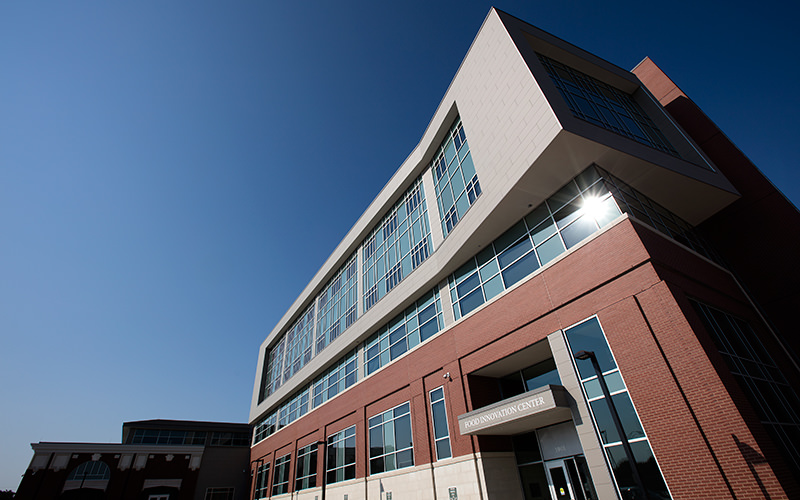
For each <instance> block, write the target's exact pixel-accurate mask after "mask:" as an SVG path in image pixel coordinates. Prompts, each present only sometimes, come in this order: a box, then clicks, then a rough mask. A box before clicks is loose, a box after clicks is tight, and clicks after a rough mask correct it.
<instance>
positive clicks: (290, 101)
mask: <svg viewBox="0 0 800 500" xmlns="http://www.w3.org/2000/svg"><path fill="white" fill-rule="evenodd" d="M490 6H491V4H490V3H487V2H480V1H461V2H451V1H434V2H417V1H405V2H396V3H389V2H353V1H339V2H301V1H298V2H271V1H265V0H261V1H254V0H237V1H232V2H222V1H198V2H185V1H184V2H180V1H172V2H161V1H155V0H145V1H140V2H99V1H77V0H76V1H41V2H22V1H13V0H7V1H5V2H2V3H1V4H0V68H1V69H0V354H1V355H2V359H3V360H2V362H1V363H0V401H2V407H3V409H2V410H1V411H0V489H16V488H17V486H18V484H19V479H20V475H21V474H22V473H23V472H24V471H25V468H26V467H27V464H28V462H29V461H30V458H31V456H32V452H31V449H30V446H29V444H30V443H31V442H37V441H98V442H115V441H118V440H119V439H120V434H121V425H122V422H123V421H129V420H140V419H151V418H171V419H193V420H219V421H239V422H242V421H246V420H247V416H248V410H249V403H250V397H251V393H252V385H253V377H254V374H255V369H256V358H257V355H258V346H259V345H260V343H261V341H262V340H263V339H264V337H265V336H266V335H267V333H268V332H269V331H270V330H271V329H272V327H273V326H274V325H275V323H276V322H277V321H278V319H279V318H280V317H281V316H282V315H283V313H284V312H285V311H286V309H287V308H288V307H289V306H290V305H291V303H292V302H293V301H294V299H295V298H296V297H297V295H298V294H299V293H300V291H301V290H302V289H303V287H305V285H306V283H307V282H308V281H309V279H310V278H311V277H312V276H313V275H314V273H315V272H316V271H317V269H318V268H319V267H320V265H321V264H322V263H323V262H324V260H325V258H327V256H328V255H329V253H330V252H331V251H332V250H333V248H334V247H335V246H336V244H337V243H338V242H339V240H340V239H341V238H342V237H343V236H344V234H345V233H346V232H347V230H348V229H349V228H350V226H351V225H352V224H353V223H354V222H355V220H356V219H357V217H358V216H359V215H360V214H361V212H362V211H363V210H364V209H365V208H366V206H367V205H368V204H369V202H370V201H371V200H372V198H373V197H374V196H375V195H376V194H377V193H378V191H379V190H380V188H381V187H382V186H383V184H384V183H385V182H386V181H387V180H388V179H389V178H390V177H391V175H392V173H393V172H394V170H395V169H396V168H397V167H398V166H399V165H400V164H401V163H402V161H403V160H404V159H405V157H406V156H407V155H408V154H409V153H410V152H411V150H412V149H413V147H414V146H415V145H416V143H417V141H418V140H419V138H420V137H421V135H422V133H423V131H424V129H425V127H426V126H427V124H428V121H429V119H430V118H431V116H432V115H433V112H434V111H435V109H436V106H437V105H438V103H439V100H440V99H441V97H442V96H443V95H444V92H445V90H446V88H447V85H448V84H449V82H450V80H451V79H452V77H453V75H454V74H455V71H456V70H457V68H458V65H459V63H460V62H461V59H462V58H463V56H464V55H465V54H466V51H467V49H468V48H469V44H470V42H471V41H472V38H473V37H474V36H475V34H476V33H477V31H478V29H479V28H480V25H481V23H482V21H483V19H484V17H485V16H486V14H487V12H488V10H489V8H490ZM496 6H497V7H498V8H501V9H503V10H505V11H507V12H509V13H510V14H513V15H515V16H517V17H520V18H521V19H523V20H525V21H528V22H530V23H532V24H534V25H536V26H538V27H540V28H542V29H544V30H546V31H549V32H551V33H553V34H555V35H557V36H559V37H561V38H564V39H566V40H567V41H569V42H572V43H574V44H575V45H578V46H579V47H582V48H585V49H587V50H589V51H590V52H593V53H595V54H597V55H599V56H601V57H603V58H605V59H608V60H609V61H611V62H613V63H615V64H617V65H619V66H621V67H623V68H626V69H630V68H632V67H633V66H635V65H636V64H637V63H638V62H639V61H640V60H641V59H642V58H643V57H644V56H647V55H649V56H650V57H651V58H653V59H654V61H655V62H656V63H657V64H659V65H660V66H661V67H662V69H664V70H665V72H666V73H667V74H668V75H670V76H671V77H672V78H673V80H674V81H675V82H676V83H677V84H678V85H679V86H680V87H681V88H682V89H683V90H684V91H685V92H686V93H687V94H688V95H689V96H690V97H691V98H692V99H694V100H695V102H697V103H698V104H699V105H700V107H702V108H703V109H704V110H705V111H706V113H707V114H708V115H709V116H710V117H711V118H712V119H713V120H715V121H716V123H717V124H718V125H719V126H720V127H721V128H722V130H723V131H725V132H726V133H727V134H728V136H729V137H730V138H731V139H732V140H733V141H734V142H735V143H736V144H737V145H738V146H739V147H740V148H741V149H742V150H743V151H744V152H745V154H747V155H748V156H749V157H750V158H751V159H752V160H753V161H754V162H755V163H756V165H758V166H759V167H760V168H761V169H762V170H763V171H764V172H765V173H766V174H767V176H769V177H770V178H771V179H772V180H773V182H774V183H775V184H776V185H777V186H778V187H779V188H780V189H781V190H782V191H783V192H784V193H785V194H786V195H787V196H788V197H789V198H790V199H791V200H792V201H793V202H794V203H795V204H798V202H800V173H798V169H797V167H796V165H797V158H800V147H799V146H798V143H800V141H798V140H797V138H798V137H800V125H798V120H797V117H796V114H797V112H798V110H799V109H800V106H798V104H799V101H800V99H798V94H797V92H796V89H795V88H796V86H797V82H798V81H800V69H798V65H797V64H795V60H796V51H797V50H798V49H800V43H798V42H800V37H798V34H797V29H796V26H795V20H796V19H797V14H798V12H797V9H798V8H797V7H796V6H791V7H787V6H786V5H785V4H784V3H781V4H778V3H777V2H771V1H767V2H760V3H759V4H757V5H755V4H752V3H744V2H741V3H738V4H737V3H733V4H732V3H730V2H726V3H722V2H720V3H718V4H711V3H708V4H703V3H699V4H698V3H697V2H693V3H687V4H685V5H681V4H672V5H671V6H670V8H669V9H664V8H663V4H659V8H658V9H656V8H655V7H652V8H650V7H647V6H646V5H645V4H642V3H641V2H616V3H615V4H614V5H613V6H612V5H609V4H608V3H603V2H546V3H545V2H533V1H528V2H522V1H516V0H512V1H506V2H498V3H497V4H496ZM755 7H757V8H758V10H754V8H755Z"/></svg>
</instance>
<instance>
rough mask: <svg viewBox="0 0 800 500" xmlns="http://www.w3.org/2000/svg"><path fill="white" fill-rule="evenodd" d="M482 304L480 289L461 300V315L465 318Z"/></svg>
mask: <svg viewBox="0 0 800 500" xmlns="http://www.w3.org/2000/svg"><path fill="white" fill-rule="evenodd" d="M482 304H483V292H482V291H481V289H480V288H478V289H476V290H474V291H473V292H472V293H470V294H469V295H467V296H466V297H464V298H463V299H461V302H460V305H461V315H462V316H466V315H467V314H469V313H471V312H472V311H473V310H475V309H476V308H477V307H479V306H480V305H482Z"/></svg>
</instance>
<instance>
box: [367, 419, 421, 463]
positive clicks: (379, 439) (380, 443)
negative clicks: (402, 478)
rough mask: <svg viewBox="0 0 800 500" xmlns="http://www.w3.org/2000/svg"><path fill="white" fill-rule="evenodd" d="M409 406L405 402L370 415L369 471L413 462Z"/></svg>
mask: <svg viewBox="0 0 800 500" xmlns="http://www.w3.org/2000/svg"><path fill="white" fill-rule="evenodd" d="M410 410H411V406H410V404H409V403H403V404H401V405H400V406H397V407H395V408H392V409H391V410H388V411H385V412H383V413H381V414H379V415H376V416H374V417H372V418H370V419H369V472H370V474H377V473H379V472H388V471H391V470H395V469H402V468H403V467H411V466H412V465H414V446H413V442H412V439H411V411H410Z"/></svg>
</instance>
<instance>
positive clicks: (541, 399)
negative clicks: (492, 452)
mask: <svg viewBox="0 0 800 500" xmlns="http://www.w3.org/2000/svg"><path fill="white" fill-rule="evenodd" d="M570 417H571V412H570V409H569V401H568V399H567V391H566V390H565V389H564V388H563V387H562V386H560V385H546V386H544V387H540V388H538V389H534V390H533V391H529V392H526V393H523V394H520V395H518V396H514V397H513V398H508V399H504V400H503V401H500V402H498V403H494V404H492V405H489V406H484V407H483V408H479V409H477V410H475V411H471V412H469V413H465V414H464V415H459V417H458V427H459V430H460V431H461V434H462V435H468V434H494V435H511V434H519V433H521V432H525V431H526V430H533V429H535V428H537V427H543V426H545V425H550V424H553V423H556V422H561V421H564V420H566V419H569V418H570Z"/></svg>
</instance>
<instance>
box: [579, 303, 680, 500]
mask: <svg viewBox="0 0 800 500" xmlns="http://www.w3.org/2000/svg"><path fill="white" fill-rule="evenodd" d="M564 333H565V334H566V337H567V343H568V344H569V348H570V351H571V352H572V354H573V356H574V354H575V353H576V352H579V351H593V352H594V354H595V356H596V357H597V360H598V362H599V365H600V368H601V370H602V372H603V379H604V380H606V381H609V382H612V383H611V384H608V385H609V392H611V388H612V387H613V388H614V390H615V391H614V393H613V394H612V396H611V400H612V401H613V403H614V407H615V408H616V411H617V414H618V415H619V418H620V422H621V424H622V429H623V431H624V433H625V438H626V440H627V441H628V442H629V444H630V446H631V448H633V449H634V451H633V454H634V458H635V460H636V463H637V464H638V465H637V468H638V470H639V474H640V476H642V480H643V481H644V483H645V484H646V485H647V487H648V488H649V490H648V491H650V492H651V493H652V494H653V498H659V499H669V498H671V496H670V494H669V491H668V490H667V486H666V483H665V482H664V478H663V476H662V475H661V470H660V469H659V467H658V464H657V463H656V460H655V457H654V456H653V451H652V449H651V448H650V443H649V441H648V439H647V435H646V434H645V432H644V429H643V427H642V424H641V421H640V420H639V416H638V415H637V413H636V409H635V408H634V406H633V401H631V397H630V395H629V394H628V391H627V388H626V386H625V382H624V380H623V379H622V375H621V374H620V373H619V369H618V368H617V364H616V362H615V361H614V356H613V354H612V353H611V349H610V347H609V345H608V341H607V340H606V337H605V334H604V333H603V329H602V327H601V326H600V322H599V321H598V320H597V318H595V317H593V318H589V319H587V320H585V321H583V322H581V323H580V324H578V325H575V326H572V327H570V328H568V329H566V330H565V331H564ZM575 363H576V366H577V368H578V372H579V374H580V378H581V384H582V385H583V389H584V393H585V394H586V395H587V397H590V398H594V396H595V395H597V394H598V390H599V382H598V378H597V374H596V373H595V370H594V368H593V365H592V362H591V361H590V360H577V359H576V360H575ZM589 408H590V409H591V413H592V417H593V420H594V424H595V428H596V430H597V432H598V433H599V435H600V438H601V440H602V442H603V448H604V449H605V452H606V456H607V457H608V459H609V461H610V462H611V463H612V467H613V470H614V477H615V479H616V482H617V487H618V488H619V490H620V492H621V493H622V496H623V498H639V496H641V494H637V493H636V491H635V490H636V487H635V485H634V483H633V479H632V475H631V469H630V464H629V463H628V460H627V458H625V454H624V450H623V447H622V444H621V441H620V439H621V438H620V435H619V433H618V432H617V428H616V426H615V425H614V422H613V419H612V416H611V408H610V407H609V404H608V401H607V400H606V398H605V397H604V396H603V395H602V391H600V395H599V397H596V398H594V399H590V402H589ZM620 453H622V454H621V455H620ZM645 475H647V479H645ZM651 490H652V491H651Z"/></svg>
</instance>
